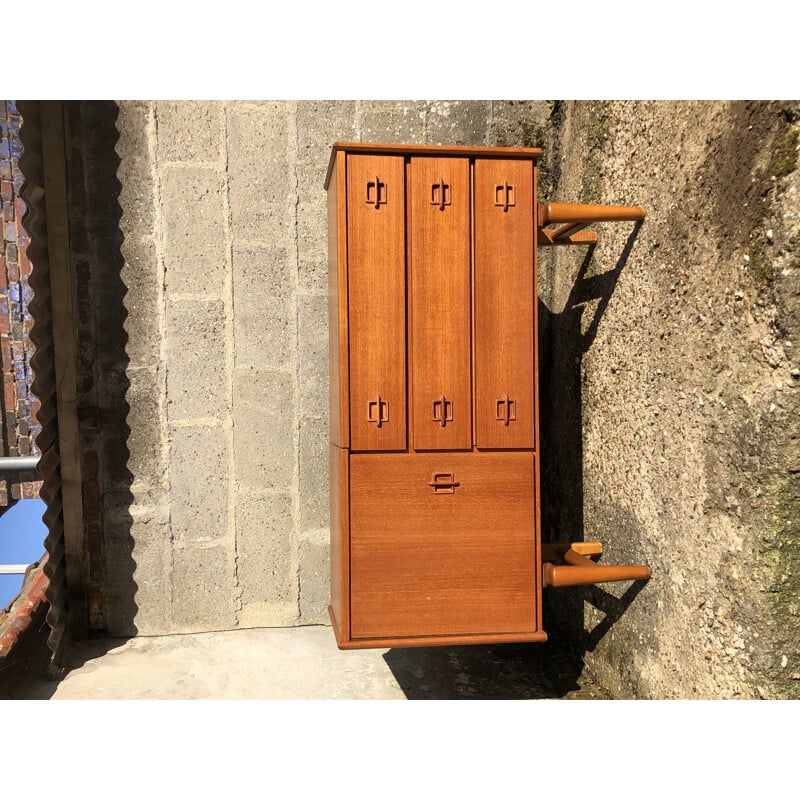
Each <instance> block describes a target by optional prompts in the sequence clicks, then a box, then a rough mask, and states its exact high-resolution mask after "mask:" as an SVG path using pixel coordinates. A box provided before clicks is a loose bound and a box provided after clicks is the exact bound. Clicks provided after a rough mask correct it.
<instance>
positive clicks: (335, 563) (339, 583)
mask: <svg viewBox="0 0 800 800" xmlns="http://www.w3.org/2000/svg"><path fill="white" fill-rule="evenodd" d="M348 455H349V454H348V451H347V450H342V449H340V448H338V447H336V446H335V445H331V454H330V469H331V612H332V615H333V617H334V620H335V624H336V628H337V633H338V634H339V637H340V642H341V641H347V640H348V639H349V638H350V514H349V505H350V503H349V494H350V491H349V462H348Z"/></svg>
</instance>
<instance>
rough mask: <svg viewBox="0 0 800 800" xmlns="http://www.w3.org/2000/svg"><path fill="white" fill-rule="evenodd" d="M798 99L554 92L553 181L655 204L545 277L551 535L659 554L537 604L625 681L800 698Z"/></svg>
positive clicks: (622, 558)
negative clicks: (637, 579)
mask: <svg viewBox="0 0 800 800" xmlns="http://www.w3.org/2000/svg"><path fill="white" fill-rule="evenodd" d="M798 111H800V109H798V107H797V105H796V104H786V103H762V102H755V103H743V102H734V103H724V102H716V103H711V102H693V103H675V102H615V103H599V102H598V103H567V104H563V105H562V106H561V107H560V108H559V109H558V119H557V120H556V123H557V124H556V136H557V157H558V165H559V173H558V175H556V176H555V177H556V181H555V184H554V192H553V196H552V197H551V199H553V200H560V201H567V200H576V199H581V200H583V201H585V202H603V203H616V204H623V205H642V206H644V207H645V208H646V211H647V218H646V219H645V222H644V224H643V225H642V227H641V228H640V229H639V230H635V229H634V228H633V225H632V224H618V225H611V224H606V225H598V226H597V227H598V230H599V231H600V242H599V244H598V246H597V248H596V249H595V251H594V253H593V254H592V257H591V260H590V261H589V262H588V264H587V263H584V262H583V259H584V256H585V255H586V253H585V251H584V252H577V251H575V252H566V251H561V252H559V253H557V254H555V256H554V257H550V259H549V261H547V263H546V265H545V268H544V269H543V280H544V287H543V291H542V293H541V295H542V298H543V299H544V301H545V306H546V314H545V316H546V321H547V331H546V336H547V343H546V345H545V350H546V353H547V355H546V359H545V375H543V382H546V384H547V386H546V389H545V390H544V397H545V401H544V403H543V407H542V415H543V426H544V428H545V430H544V431H543V436H546V437H547V442H546V443H545V446H546V449H545V452H544V453H543V463H544V462H546V463H547V468H548V469H549V470H550V472H549V474H548V475H547V476H546V478H545V480H544V483H543V497H544V502H548V498H549V505H550V508H549V509H548V510H547V515H548V524H549V527H550V530H549V533H550V534H551V535H564V534H566V535H567V536H571V537H575V536H577V537H579V538H581V537H583V538H586V539H589V540H592V539H599V540H600V541H602V542H603V543H604V544H605V547H606V553H605V556H604V558H603V561H606V562H607V563H625V562H628V563H640V562H645V563H648V564H649V565H650V566H651V567H652V570H653V578H652V579H651V580H650V581H649V583H648V584H647V585H646V586H645V587H643V588H642V587H630V586H627V585H625V584H621V585H608V586H605V587H597V588H596V589H588V588H587V589H577V590H571V591H569V592H566V593H564V596H565V597H568V598H569V602H567V603H559V604H558V606H556V604H555V603H553V604H551V606H550V608H549V611H550V613H551V615H552V616H551V619H553V620H554V622H555V624H559V625H560V626H563V627H564V628H565V629H567V630H570V631H571V636H572V637H573V640H574V641H575V642H576V643H577V642H582V645H583V647H584V648H585V649H586V650H587V651H588V652H587V655H586V658H587V660H588V662H589V663H590V664H591V665H592V666H593V668H594V669H596V671H597V673H598V674H599V675H600V676H602V678H603V680H605V681H606V682H607V683H608V685H609V686H610V687H611V688H612V690H613V691H614V692H615V694H617V695H618V696H638V697H661V698H692V697H694V698H697V697H700V698H735V697H739V698H758V697H769V698H773V697H798V696H800V624H799V623H800V618H799V617H798V614H799V613H800V608H799V607H798V598H800V594H799V593H798V587H799V586H800V584H798V581H799V580H800V577H798V569H799V568H800V549H798V548H799V547H800V529H799V528H798V521H799V520H800V485H798V478H800V475H798V472H797V458H796V452H797V449H798V448H797V442H798V435H800V428H799V427H798V425H799V424H800V371H799V370H798V366H800V362H798V352H799V351H798V347H799V346H800V293H798V285H799V284H798V280H800V269H799V267H798V255H800V235H799V234H800V191H798V188H799V187H798V173H797V171H796V170H795V165H796V160H797V141H798V140H797V132H798ZM547 415H549V416H550V419H549V420H548V419H546V416H547ZM578 431H580V433H577V432H578ZM545 487H546V488H545ZM564 538H566V536H564ZM561 599H562V597H559V600H561Z"/></svg>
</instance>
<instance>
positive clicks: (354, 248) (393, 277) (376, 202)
mask: <svg viewBox="0 0 800 800" xmlns="http://www.w3.org/2000/svg"><path fill="white" fill-rule="evenodd" d="M405 212H406V197H405V165H404V160H403V158H402V157H401V156H381V155H348V157H347V226H348V230H347V281H348V292H349V300H348V313H349V324H350V330H349V334H350V446H351V448H352V449H353V450H403V449H404V448H405V447H406V443H407V435H406V432H407V428H406V271H405V260H406V259H405V255H406V254H405Z"/></svg>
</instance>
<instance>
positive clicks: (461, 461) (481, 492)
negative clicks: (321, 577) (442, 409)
mask: <svg viewBox="0 0 800 800" xmlns="http://www.w3.org/2000/svg"><path fill="white" fill-rule="evenodd" d="M534 458H535V456H534V454H533V453H530V452H509V453H474V452H473V453H450V452H441V453H402V454H395V453H375V454H354V455H351V458H350V481H351V483H350V598H351V636H352V637H353V639H358V638H364V639H368V638H387V637H409V636H439V635H458V634H463V635H467V634H483V633H524V632H531V631H535V630H536V629H537V619H538V609H537V602H536V598H537V597H538V572H537V569H536V563H537V560H536V556H537V554H536V545H535V536H534V531H535V518H534V517H535V506H534V474H535V473H534Z"/></svg>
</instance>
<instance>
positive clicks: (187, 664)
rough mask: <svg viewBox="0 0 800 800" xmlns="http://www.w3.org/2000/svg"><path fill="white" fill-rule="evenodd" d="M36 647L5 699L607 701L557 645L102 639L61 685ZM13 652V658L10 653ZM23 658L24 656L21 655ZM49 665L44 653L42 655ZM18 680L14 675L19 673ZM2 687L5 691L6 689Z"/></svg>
mask: <svg viewBox="0 0 800 800" xmlns="http://www.w3.org/2000/svg"><path fill="white" fill-rule="evenodd" d="M43 653H44V651H43V650H42V648H41V647H39V648H38V650H37V649H34V651H33V652H32V653H31V654H28V655H27V657H26V658H25V659H20V658H18V660H17V662H16V666H14V665H11V668H10V669H9V668H6V679H5V680H4V681H0V698H5V699H47V698H52V699H54V700H61V699H79V700H85V699H265V700H266V699H308V700H313V699H404V698H408V699H542V698H561V697H564V698H569V699H572V698H575V699H577V698H581V699H583V698H598V699H600V698H605V696H606V695H605V693H604V691H603V689H602V688H601V687H599V686H597V685H596V684H594V683H593V682H592V681H591V680H590V678H589V677H588V676H587V675H586V674H585V673H583V672H582V670H581V665H580V664H579V663H577V662H576V661H575V660H574V658H572V657H571V656H570V655H569V654H568V653H567V652H566V651H565V649H564V648H563V647H561V646H560V645H559V644H558V643H557V642H552V641H551V642H548V643H546V644H515V645H488V646H471V647H449V648H448V647H430V648H397V649H391V650H360V651H347V652H345V651H341V650H338V649H337V647H336V644H335V642H334V639H333V634H332V632H331V629H330V628H328V627H323V626H319V627H314V626H309V627H299V628H268V629H263V628H262V629H248V630H238V631H228V632H221V633H201V634H191V635H179V636H162V637H137V638H134V639H129V640H120V639H106V640H95V641H90V642H86V643H82V644H79V645H78V646H75V647H73V648H72V649H71V650H70V653H69V667H70V668H69V670H68V671H67V672H66V674H65V675H63V676H62V677H61V678H60V680H56V681H53V680H46V679H45V678H44V677H43V671H44V668H43V663H44V662H43V661H42V657H43ZM12 655H13V653H12ZM23 655H25V654H23ZM45 660H46V654H45ZM12 673H13V674H12ZM3 686H4V687H5V688H2V687H3Z"/></svg>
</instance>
